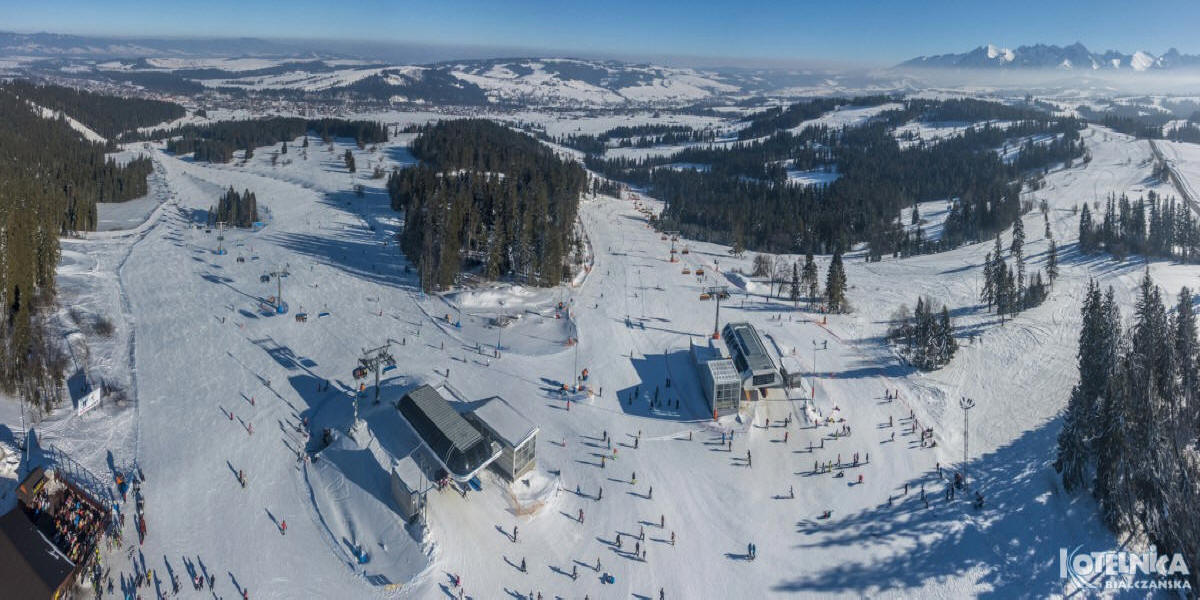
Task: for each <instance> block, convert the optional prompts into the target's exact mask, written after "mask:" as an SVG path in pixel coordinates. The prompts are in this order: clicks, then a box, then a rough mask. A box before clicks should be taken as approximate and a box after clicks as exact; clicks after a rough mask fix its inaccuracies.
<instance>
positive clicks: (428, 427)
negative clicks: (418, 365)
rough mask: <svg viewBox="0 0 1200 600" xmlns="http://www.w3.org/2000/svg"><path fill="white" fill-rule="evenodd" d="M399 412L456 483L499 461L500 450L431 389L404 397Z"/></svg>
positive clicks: (398, 407)
mask: <svg viewBox="0 0 1200 600" xmlns="http://www.w3.org/2000/svg"><path fill="white" fill-rule="evenodd" d="M463 404H465V403H463ZM396 408H397V410H399V411H400V414H401V415H402V416H403V417H404V419H405V420H406V421H408V424H409V425H410V426H411V427H412V428H413V430H414V431H416V433H417V435H419V436H420V437H421V440H422V441H423V442H424V443H425V445H426V446H428V447H429V450H430V451H431V452H432V453H433V455H434V458H435V459H436V460H437V462H438V464H439V465H441V467H442V468H443V469H444V470H445V471H446V473H447V475H448V476H449V477H450V478H451V479H454V480H455V481H457V482H460V483H465V482H467V481H469V480H471V479H472V478H473V477H475V475H476V474H478V473H479V471H480V470H482V469H483V468H484V467H486V466H488V465H489V464H491V463H492V462H493V461H495V460H496V459H497V458H499V457H500V446H499V445H498V444H496V443H495V442H492V441H490V440H488V439H487V438H485V437H484V436H483V434H482V433H480V432H479V430H478V429H476V428H475V427H474V426H472V425H471V423H469V422H468V421H467V420H466V419H464V418H463V416H462V415H461V414H459V412H458V411H457V410H455V409H454V407H453V406H451V405H450V403H449V402H447V401H446V399H445V398H443V397H442V395H441V394H439V393H438V391H437V390H435V389H433V387H431V386H429V385H422V386H420V387H418V388H416V389H414V390H412V391H410V392H408V393H407V394H405V395H404V396H403V397H402V398H400V401H399V402H398V403H397V404H396Z"/></svg>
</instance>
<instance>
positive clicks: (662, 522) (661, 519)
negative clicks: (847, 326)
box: [658, 514, 667, 529]
mask: <svg viewBox="0 0 1200 600" xmlns="http://www.w3.org/2000/svg"><path fill="white" fill-rule="evenodd" d="M666 526H667V516H666V515H664V514H660V515H658V528H659V529H662V528H664V527H666Z"/></svg>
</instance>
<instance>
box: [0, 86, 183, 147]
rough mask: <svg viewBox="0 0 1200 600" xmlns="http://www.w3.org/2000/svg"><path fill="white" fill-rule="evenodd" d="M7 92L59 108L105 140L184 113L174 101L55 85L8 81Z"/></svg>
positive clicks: (40, 104) (55, 108)
mask: <svg viewBox="0 0 1200 600" xmlns="http://www.w3.org/2000/svg"><path fill="white" fill-rule="evenodd" d="M4 89H5V91H7V92H8V93H10V94H12V95H15V96H18V97H20V98H24V99H26V100H29V101H30V102H33V103H34V104H37V105H38V106H42V107H44V108H49V109H52V110H57V111H61V112H63V113H65V114H67V115H68V116H70V117H71V118H72V119H75V120H76V121H79V122H80V123H83V124H84V125H86V126H87V127H88V128H89V129H91V130H92V131H95V132H96V133H98V134H100V135H102V136H104V137H105V138H106V139H109V140H116V139H117V138H118V137H119V136H120V135H121V134H122V133H125V132H127V131H131V130H135V129H137V128H139V127H149V126H151V125H157V124H159V123H163V122H165V121H173V120H175V119H178V118H180V117H182V116H184V115H186V114H187V111H186V110H184V108H183V107H182V106H180V105H178V104H175V103H174V102H164V101H162V100H146V99H142V98H122V97H118V96H106V95H103V94H97V93H94V92H86V91H82V90H76V89H73V88H68V87H61V86H57V85H39V84H34V83H30V82H28V81H21V80H17V81H12V82H10V83H7V84H5V85H4Z"/></svg>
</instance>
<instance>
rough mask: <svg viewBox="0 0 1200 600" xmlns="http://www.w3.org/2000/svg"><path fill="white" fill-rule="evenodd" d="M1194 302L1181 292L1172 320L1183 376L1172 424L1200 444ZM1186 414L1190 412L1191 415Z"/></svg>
mask: <svg viewBox="0 0 1200 600" xmlns="http://www.w3.org/2000/svg"><path fill="white" fill-rule="evenodd" d="M1192 301H1193V296H1192V291H1191V290H1190V289H1188V288H1187V287H1184V288H1182V289H1180V290H1179V299H1178V301H1177V302H1176V304H1175V315H1174V319H1173V320H1172V330H1173V332H1172V338H1173V339H1172V343H1173V344H1174V346H1175V360H1176V361H1177V362H1178V368H1179V375H1180V382H1179V392H1180V394H1179V398H1180V402H1179V403H1178V404H1177V405H1176V407H1175V410H1174V411H1173V412H1175V413H1176V414H1175V415H1174V416H1173V418H1171V419H1170V420H1171V422H1178V423H1179V425H1180V427H1181V428H1182V429H1183V430H1184V431H1186V432H1192V433H1193V435H1195V436H1196V437H1195V439H1196V440H1197V441H1200V407H1197V405H1196V403H1197V401H1200V362H1198V361H1200V343H1198V342H1197V338H1196V313H1195V311H1194V309H1193V308H1192ZM1186 411H1190V414H1188V412H1186ZM1193 427H1196V428H1193Z"/></svg>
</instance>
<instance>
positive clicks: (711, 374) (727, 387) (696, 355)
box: [691, 341, 742, 416]
mask: <svg viewBox="0 0 1200 600" xmlns="http://www.w3.org/2000/svg"><path fill="white" fill-rule="evenodd" d="M691 354H692V362H693V363H695V365H696V371H697V372H698V373H699V374H700V387H701V388H702V389H703V390H704V398H705V399H706V400H708V410H709V412H711V413H714V414H716V415H718V416H724V415H728V414H732V413H736V412H737V410H738V401H739V399H740V398H741V395H742V379H741V377H739V376H738V372H737V369H735V368H734V366H733V361H732V360H729V359H728V358H726V357H725V356H724V355H723V354H722V353H721V349H720V348H718V347H716V346H713V345H712V342H711V341H710V342H709V343H708V344H706V345H699V346H698V345H696V344H692V345H691Z"/></svg>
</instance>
